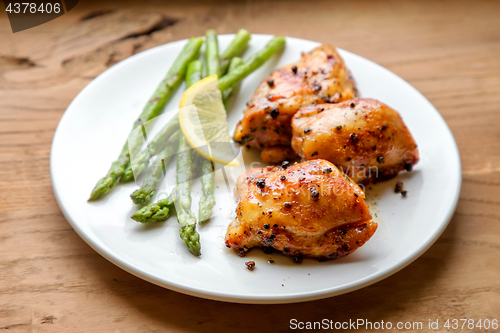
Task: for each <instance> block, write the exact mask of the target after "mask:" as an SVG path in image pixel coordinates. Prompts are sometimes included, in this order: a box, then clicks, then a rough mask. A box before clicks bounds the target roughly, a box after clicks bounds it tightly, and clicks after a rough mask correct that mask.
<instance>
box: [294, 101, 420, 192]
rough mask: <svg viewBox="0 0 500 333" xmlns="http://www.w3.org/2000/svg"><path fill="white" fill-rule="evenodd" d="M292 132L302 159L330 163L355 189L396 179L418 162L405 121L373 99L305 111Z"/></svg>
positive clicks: (298, 113) (318, 106) (296, 148)
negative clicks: (359, 185)
mask: <svg viewBox="0 0 500 333" xmlns="http://www.w3.org/2000/svg"><path fill="white" fill-rule="evenodd" d="M292 127H293V139H292V148H293V149H294V150H295V152H296V153H297V154H299V155H300V156H301V157H302V158H304V159H307V160H310V159H316V158H322V159H325V160H328V161H330V162H332V163H333V164H335V165H336V166H337V167H338V168H340V169H341V170H342V171H343V172H345V173H346V174H348V175H349V176H350V177H351V178H352V180H353V181H354V182H356V183H362V184H369V183H372V182H378V181H382V180H387V179H390V178H393V177H395V176H396V175H397V174H398V173H399V172H400V171H402V170H405V169H406V170H407V171H410V170H411V169H412V166H413V165H414V164H416V163H417V162H418V149H417V145H416V144H415V141H414V140H413V137H412V136H411V134H410V132H409V131H408V128H406V126H405V124H404V123H403V120H402V119H401V116H400V115H399V114H398V113H397V112H396V111H394V110H393V109H391V108H390V107H388V106H387V105H385V104H382V103H380V102H378V101H376V100H373V99H361V98H357V99H353V100H350V101H345V102H342V103H339V104H317V105H309V106H305V107H303V108H301V109H300V110H299V111H298V112H297V113H296V114H295V116H294V117H293V120H292Z"/></svg>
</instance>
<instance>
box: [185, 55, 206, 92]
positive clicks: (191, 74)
mask: <svg viewBox="0 0 500 333" xmlns="http://www.w3.org/2000/svg"><path fill="white" fill-rule="evenodd" d="M202 72H203V63H202V62H201V61H200V60H195V61H191V62H190V63H189V65H188V68H187V72H186V86H187V87H188V88H189V87H191V86H192V85H193V84H195V83H196V82H198V81H200V80H201V77H202Z"/></svg>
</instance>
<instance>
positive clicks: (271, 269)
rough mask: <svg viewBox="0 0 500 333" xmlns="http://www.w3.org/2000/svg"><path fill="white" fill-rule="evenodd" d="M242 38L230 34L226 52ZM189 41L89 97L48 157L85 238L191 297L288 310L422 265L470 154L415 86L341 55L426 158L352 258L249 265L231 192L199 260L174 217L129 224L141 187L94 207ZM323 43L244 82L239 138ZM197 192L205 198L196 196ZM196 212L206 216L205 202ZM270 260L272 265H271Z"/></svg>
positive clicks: (375, 209)
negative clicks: (253, 102) (286, 73)
mask: <svg viewBox="0 0 500 333" xmlns="http://www.w3.org/2000/svg"><path fill="white" fill-rule="evenodd" d="M232 37H233V35H222V36H220V47H221V49H224V47H225V46H226V45H227V44H228V43H229V41H230V40H231V39H232ZM270 37H271V36H268V35H253V36H252V40H251V42H250V44H251V46H250V48H249V50H248V51H247V53H246V55H247V56H248V55H249V54H252V53H254V52H256V51H257V50H259V49H261V48H262V47H263V46H264V45H265V44H266V42H267V41H268V40H269V38H270ZM184 43H185V41H178V42H173V43H169V44H166V45H162V46H158V47H155V48H152V49H150V50H147V51H144V52H141V53H139V54H136V55H134V56H132V57H130V58H128V59H126V60H124V61H122V62H120V63H119V64H116V65H115V66H113V67H112V68H110V69H108V70H106V71H105V72H104V73H102V74H101V75H100V76H99V77H97V78H96V79H95V80H93V81H92V82H91V83H90V84H89V85H88V86H87V87H85V89H83V90H82V91H81V92H80V94H79V95H78V96H77V97H76V98H75V99H74V101H73V102H72V103H71V105H70V106H69V107H68V109H67V110H66V112H65V113H64V115H63V117H62V119H61V121H60V123H59V126H58V127H57V131H56V133H55V136H54V141H53V144H52V152H51V160H50V167H51V175H52V183H53V187H54V192H55V195H56V198H57V201H58V202H59V205H60V207H61V209H62V211H63V213H64V215H65V216H66V218H67V219H68V221H69V222H70V224H71V225H72V226H73V228H74V229H75V230H76V232H77V233H78V234H79V235H80V236H81V237H82V238H83V239H84V240H85V241H86V242H87V243H88V244H89V245H90V246H91V247H92V248H94V249H95V250H96V251H97V252H99V253H100V254H101V255H102V256H104V257H105V258H107V259H108V260H110V261H111V262H113V263H114V264H116V265H118V266H119V267H121V268H123V269H125V270H126V271H128V272H130V273H132V274H134V275H136V276H138V277H141V278H142V279H144V280H147V281H150V282H152V283H155V284H157V285H160V286H163V287H165V288H168V289H172V290H176V291H179V292H182V293H185V294H189V295H194V296H199V297H204V298H209V299H214V300H223V301H230V302H241V303H290V302H299V301H306V300H313V299H320V298H325V297H329V296H334V295H339V294H342V293H346V292H349V291H353V290H356V289H359V288H362V287H365V286H368V285H370V284H373V283H375V282H377V281H380V280H382V279H384V278H386V277H388V276H389V275H391V274H394V273H395V272H397V271H398V270H400V269H402V268H403V267H405V266H406V265H408V264H409V263H411V262H412V261H413V260H415V259H416V258H417V257H419V256H420V255H421V254H422V253H424V252H425V251H426V250H427V249H428V248H429V247H430V246H431V245H432V244H433V243H434V241H435V240H436V239H437V238H438V237H439V235H440V234H441V233H442V232H443V230H444V229H445V227H446V225H447V223H448V221H449V220H450V218H451V216H452V215H453V212H454V209H455V206H456V203H457V200H458V195H459V192H460V185H461V166H460V156H459V153H458V149H457V146H456V143H455V141H454V138H453V135H452V133H451V132H450V130H449V128H448V126H447V125H446V123H445V122H444V120H443V118H442V117H441V116H440V114H439V113H438V112H437V110H436V109H435V108H434V107H433V106H432V105H431V103H430V102H429V101H427V99H425V98H424V96H422V95H421V94H420V93H419V92H418V91H417V90H416V89H415V88H413V87H412V86H410V85H409V84H408V83H407V82H405V81H404V80H402V79H401V78H399V77H398V76H396V75H395V74H393V73H391V72H390V71H388V70H386V69H384V68H382V67H381V66H379V65H377V64H375V63H373V62H371V61H369V60H366V59H364V58H362V57H360V56H357V55H355V54H352V53H350V52H347V51H343V50H339V52H340V54H341V56H342V57H343V58H344V60H345V62H346V63H347V66H348V67H349V68H350V70H351V71H352V73H353V75H354V78H355V80H356V82H357V86H358V88H359V91H360V93H361V96H362V97H373V98H376V99H378V100H380V101H382V102H384V103H386V104H388V105H389V106H391V107H393V108H394V109H396V110H398V111H399V112H400V113H401V115H402V117H403V119H404V121H405V123H406V124H407V126H408V127H409V129H410V131H411V133H412V134H413V136H414V138H415V140H416V141H417V144H418V147H419V150H420V156H421V160H420V162H419V163H418V165H417V166H416V167H415V168H414V172H411V173H402V174H401V175H399V176H398V177H397V178H396V179H394V180H392V181H389V182H386V183H382V184H379V185H377V186H376V187H375V189H374V191H376V192H377V193H372V192H369V193H368V197H369V198H371V199H369V200H368V202H369V204H370V205H371V208H372V210H371V211H372V214H373V215H374V218H375V220H376V221H377V222H378V223H379V228H378V230H377V232H376V233H375V235H374V236H373V238H372V239H371V240H370V241H369V242H368V243H367V244H366V245H364V246H363V247H362V248H360V249H359V250H358V251H356V252H355V253H353V254H352V255H350V256H348V257H346V258H343V259H339V260H335V261H328V262H321V263H320V262H317V261H315V260H304V262H303V263H302V264H293V263H292V260H291V259H290V258H289V257H285V256H282V255H281V254H272V255H266V254H264V253H263V252H262V251H261V250H254V251H251V252H250V253H249V254H248V255H247V257H245V258H240V257H238V256H237V255H236V254H234V253H233V252H231V251H229V250H228V249H226V248H225V246H224V241H223V237H224V235H225V231H226V227H227V225H228V224H229V223H230V221H231V215H232V214H233V208H234V207H233V206H232V205H230V204H228V203H229V202H230V201H229V200H226V198H225V197H224V196H223V195H222V196H221V195H219V196H218V198H219V200H218V202H217V206H216V208H215V210H216V211H217V212H218V213H219V215H218V216H217V217H216V218H214V219H212V221H211V222H210V223H209V224H208V225H206V226H203V227H201V228H199V232H200V235H201V242H202V256H201V258H197V257H194V256H193V255H191V254H190V253H189V252H188V251H187V249H186V248H185V245H184V243H183V242H182V241H181V239H180V238H179V236H178V231H177V230H178V226H177V223H176V220H175V217H173V218H170V220H168V221H167V222H166V223H159V224H157V225H153V226H144V225H141V224H139V223H136V222H134V221H133V220H131V219H130V218H129V216H130V215H131V214H132V212H133V211H134V210H135V209H136V207H135V205H133V204H132V202H131V200H130V198H129V195H130V193H131V192H132V191H133V190H134V189H136V188H137V185H136V184H134V183H131V184H126V185H120V186H118V187H116V188H115V189H114V191H113V192H112V193H111V194H110V195H108V196H107V197H105V198H104V199H103V200H101V201H99V202H95V203H88V202H87V199H88V196H89V194H90V191H91V190H92V188H93V186H94V184H95V183H96V181H97V180H98V179H99V178H100V177H101V176H103V175H104V174H105V173H106V170H107V169H108V168H109V166H110V163H111V162H112V160H113V159H114V158H115V157H116V156H117V154H118V152H119V151H120V149H121V147H122V144H123V143H124V141H125V139H126V138H127V135H128V132H129V130H130V128H131V125H132V123H133V121H134V119H135V118H136V117H137V115H138V114H139V113H140V111H141V108H142V106H143V105H144V103H145V102H146V101H147V99H148V98H149V97H150V95H151V93H152V91H153V90H154V89H155V87H156V85H157V84H158V82H159V81H160V80H161V79H162V77H163V75H164V73H166V72H167V70H168V68H169V66H170V64H171V63H172V61H173V59H174V58H175V56H176V55H177V54H178V53H179V51H180V50H181V48H182V47H183V45H184ZM317 45H319V44H318V43H316V42H312V41H307V40H302V39H297V38H287V46H286V49H285V51H284V52H283V54H282V55H281V57H278V56H275V57H274V58H272V60H270V61H269V62H268V63H266V64H265V65H264V66H263V67H262V68H260V69H259V70H258V71H256V72H255V73H253V74H252V75H251V76H249V77H248V78H247V79H245V80H244V82H243V85H242V89H241V91H240V94H239V96H238V99H237V100H236V101H235V104H234V105H233V108H232V110H231V111H230V116H229V124H230V128H231V131H233V130H234V127H235V125H236V122H237V121H238V120H239V119H240V118H241V116H242V110H243V109H244V106H245V102H246V101H248V100H249V99H250V97H251V96H252V94H253V92H254V91H255V88H256V87H257V86H258V84H259V83H260V81H261V80H262V79H263V78H264V77H265V75H266V74H268V73H269V72H270V71H271V70H272V69H273V68H276V67H277V66H281V65H284V64H288V63H291V62H295V61H297V60H298V59H299V57H300V53H301V52H303V51H306V52H307V51H310V50H311V49H313V48H314V47H316V46H317ZM182 91H183V87H181V89H179V91H178V93H177V95H176V96H175V98H174V99H173V100H172V101H171V102H170V104H169V106H168V107H167V109H166V111H165V113H166V114H170V113H169V110H170V111H172V110H173V109H175V108H176V105H178V100H179V97H180V95H181V94H182ZM250 156H251V154H250ZM246 161H247V160H246ZM255 161H256V162H257V161H258V159H256V160H255ZM247 162H248V161H247ZM236 176H237V174H235V172H233V173H232V174H231V175H230V178H231V179H232V180H233V181H234V177H236ZM396 180H403V181H404V184H405V189H407V190H408V197H407V198H406V199H403V198H402V197H401V195H398V194H395V193H394V192H393V188H394V183H395V182H396ZM198 192H199V191H198V190H197V189H195V193H194V194H195V195H196V194H197V193H198ZM220 198H222V199H220ZM195 201H196V199H195ZM193 208H194V209H193V210H194V211H197V205H196V202H195V203H193ZM375 215H376V217H375ZM270 258H272V259H274V260H275V263H274V264H268V263H267V260H268V259H270ZM247 260H254V261H256V269H255V271H253V272H250V271H248V270H246V269H245V265H244V263H245V261H247Z"/></svg>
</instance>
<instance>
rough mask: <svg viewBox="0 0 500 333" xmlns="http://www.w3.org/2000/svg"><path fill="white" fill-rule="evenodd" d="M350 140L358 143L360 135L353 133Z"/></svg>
mask: <svg viewBox="0 0 500 333" xmlns="http://www.w3.org/2000/svg"><path fill="white" fill-rule="evenodd" d="M350 139H351V141H352V142H357V141H358V135H357V134H356V133H351V135H350Z"/></svg>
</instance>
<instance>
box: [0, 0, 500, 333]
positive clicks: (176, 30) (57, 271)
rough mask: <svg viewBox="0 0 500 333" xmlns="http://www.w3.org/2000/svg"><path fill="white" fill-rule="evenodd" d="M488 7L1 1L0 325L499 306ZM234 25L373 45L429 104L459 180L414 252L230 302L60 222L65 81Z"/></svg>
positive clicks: (187, 322)
mask: <svg viewBox="0 0 500 333" xmlns="http://www.w3.org/2000/svg"><path fill="white" fill-rule="evenodd" d="M167 3H168V4H167ZM499 15H500V2H499V1H475V2H472V1H432V2H431V1H425V2H416V1H413V2H409V1H405V2H402V1H376V2H372V1H356V2H349V1H342V2H335V3H334V2H330V1H323V2H314V3H313V2H306V1H296V2H295V1H288V2H266V1H223V2H219V1H213V2H208V1H200V2H192V1H189V4H188V1H175V2H174V1H168V2H166V1H163V2H160V1H158V2H157V3H156V2H154V1H148V2H147V4H140V2H139V1H116V2H111V1H106V2H98V1H80V4H78V5H77V7H76V8H75V9H74V10H73V11H71V12H70V13H69V14H67V15H64V16H62V17H60V18H58V19H56V20H54V21H51V22H49V23H47V24H44V25H42V26H39V27H36V28H33V29H30V30H27V31H24V32H19V33H16V34H12V32H11V31H10V26H9V24H8V21H7V16H6V15H5V14H1V15H0V74H1V75H0V163H1V168H0V188H1V191H0V331H1V332H3V331H6V332H7V331H8V332H11V331H12V332H110V333H113V332H116V333H118V332H121V333H125V332H177V331H179V332H180V331H206V332H215V331H225V330H228V331H229V330H230V331H233V332H243V331H255V332H258V331H271V330H273V331H276V330H277V331H286V330H288V329H289V327H290V319H292V318H295V319H297V320H299V321H317V320H322V319H323V318H327V319H331V320H334V321H346V320H347V321H348V320H349V319H352V320H355V319H358V318H363V319H367V320H369V321H372V322H373V321H380V320H384V321H385V322H386V321H392V322H393V323H396V322H398V321H402V322H404V321H422V322H424V323H425V325H426V323H427V322H428V320H429V319H431V320H436V319H439V320H440V321H441V325H442V324H443V322H444V321H445V320H446V319H448V318H451V319H453V318H457V319H460V318H468V319H469V318H472V319H476V320H477V319H486V318H489V319H493V318H496V319H500V260H499V256H500V238H499V235H500V213H499V211H498V210H499V209H500V196H497V195H496V194H497V192H496V191H499V192H500V107H499V105H500V18H499ZM243 27H244V28H246V29H248V30H249V31H251V32H253V33H269V34H282V35H287V36H294V37H302V38H307V39H312V40H317V41H321V42H326V43H331V44H333V45H336V46H338V47H341V48H344V49H347V50H350V51H352V52H354V53H357V54H359V55H361V56H363V57H366V58H368V59H371V60H373V61H375V62H377V63H379V64H381V65H382V66H384V67H386V68H388V69H389V70H391V71H393V72H395V73H396V74H398V75H400V76H401V77H403V78H404V79H405V80H407V81H408V82H410V83H411V84H412V85H413V86H415V87H416V88H417V89H418V90H420V91H421V92H422V93H423V94H424V95H425V96H426V97H427V98H428V99H429V100H430V101H431V102H432V103H433V104H434V105H435V106H436V107H437V109H438V110H439V111H440V112H441V114H442V115H443V117H444V118H445V119H446V121H447V123H448V125H449V126H450V127H451V130H452V131H453V134H454V135H455V138H456V140H457V142H458V146H459V148H460V153H461V156H462V163H463V185H462V192H461V194H460V201H459V204H458V207H457V211H456V213H455V216H454V217H453V220H452V221H451V223H450V225H449V227H448V228H447V229H446V231H445V232H444V234H443V235H442V236H441V238H440V239H439V240H438V241H437V242H436V243H435V244H434V245H433V246H432V247H431V248H430V249H429V250H428V251H427V252H426V253H425V254H424V255H422V256H421V257H420V258H419V259H418V260H416V261H415V262H414V263H413V264H411V265H410V266H408V267H407V268H405V269H403V270H402V271H400V272H399V273H397V274H394V275H393V276H391V277H389V278H387V279H385V280H384V281H382V282H379V283H377V284H375V285H372V286H370V287H367V288H364V289H362V290H359V291H356V292H352V293H349V294H346V295H343V296H338V297H333V298H329V299H325V300H320V301H314V302H307V303H301V304H289V305H279V306H277V305H269V306H265V305H236V304H230V303H222V302H215V301H208V300H203V299H199V298H195V297H190V296H185V295H182V294H179V293H176V292H172V291H169V290H166V289H163V288H160V287H157V286H155V285H152V284H150V283H148V282H145V281H143V280H141V279H139V278H136V277H135V276H133V275H131V274H128V273H126V272H125V271H123V270H121V269H119V268H118V267H116V266H115V265H113V264H111V263H110V262H108V261H107V260H106V259H104V258H102V257H101V256H100V255H99V254H97V253H96V252H94V251H93V250H92V249H91V248H90V247H89V246H88V245H86V244H85V243H84V242H83V241H82V240H81V239H80V238H79V237H78V235H77V234H76V233H75V232H74V231H73V229H72V228H71V227H70V225H69V224H68V222H67V221H66V220H65V218H64V217H63V215H62V213H61V211H60V209H59V207H58V205H57V203H56V200H55V198H54V195H53V192H52V187H51V181H50V175H49V153H50V146H51V140H52V136H53V134H54V130H55V128H56V126H57V123H58V122H59V119H60V117H61V116H62V114H63V112H64V110H65V109H66V107H67V106H68V104H69V103H70V102H71V100H72V99H73V98H74V97H75V95H76V94H77V93H78V92H79V91H80V90H81V89H82V88H83V87H84V86H85V85H86V84H88V83H89V82H90V81H91V80H92V79H93V78H94V77H95V76H96V75H98V74H99V73H101V72H102V71H103V70H105V69H106V68H108V67H109V66H111V65H112V64H114V63H116V62H118V61H120V60H122V59H125V58H127V57H128V56H130V55H132V54H134V53H137V52H140V51H142V50H145V49H148V48H150V47H153V46H156V45H159V44H162V43H166V42H170V41H174V40H178V39H183V38H187V37H189V36H195V35H201V34H203V33H204V31H205V30H206V29H208V28H215V29H216V30H217V31H218V32H219V33H232V32H235V31H237V29H239V28H243ZM436 144H439V142H436ZM424 327H425V326H424ZM441 330H442V331H444V329H441ZM424 331H425V330H424ZM478 331H479V330H478ZM483 331H485V330H483ZM490 331H491V330H490Z"/></svg>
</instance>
